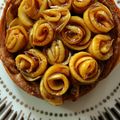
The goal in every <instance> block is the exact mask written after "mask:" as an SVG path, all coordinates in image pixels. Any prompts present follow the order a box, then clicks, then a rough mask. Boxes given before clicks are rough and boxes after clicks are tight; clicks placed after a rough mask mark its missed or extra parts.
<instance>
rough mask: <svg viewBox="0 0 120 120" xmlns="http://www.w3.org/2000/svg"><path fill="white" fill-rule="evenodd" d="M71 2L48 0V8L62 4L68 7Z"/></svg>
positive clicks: (66, 0) (70, 0)
mask: <svg viewBox="0 0 120 120" xmlns="http://www.w3.org/2000/svg"><path fill="white" fill-rule="evenodd" d="M71 3H72V0H48V5H49V7H50V8H53V7H57V6H59V7H61V6H62V7H66V8H68V9H70V8H71Z"/></svg>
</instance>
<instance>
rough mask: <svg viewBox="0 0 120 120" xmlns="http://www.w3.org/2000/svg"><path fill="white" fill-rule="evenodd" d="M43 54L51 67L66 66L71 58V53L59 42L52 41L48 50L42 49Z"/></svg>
mask: <svg viewBox="0 0 120 120" xmlns="http://www.w3.org/2000/svg"><path fill="white" fill-rule="evenodd" d="M44 53H45V55H46V56H47V59H48V62H49V63H50V64H51V65H53V64H55V63H62V64H64V65H66V64H68V63H69V60H70V57H71V52H70V51H69V50H68V49H67V48H66V47H65V46H64V45H63V43H62V41H61V40H57V41H53V43H52V45H51V47H50V48H46V49H44Z"/></svg>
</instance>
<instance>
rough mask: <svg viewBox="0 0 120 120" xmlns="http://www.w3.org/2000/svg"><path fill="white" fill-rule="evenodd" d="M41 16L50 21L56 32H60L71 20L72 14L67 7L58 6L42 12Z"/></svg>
mask: <svg viewBox="0 0 120 120" xmlns="http://www.w3.org/2000/svg"><path fill="white" fill-rule="evenodd" d="M41 17H43V18H44V19H45V20H46V21H48V22H49V23H50V24H51V25H52V26H53V28H54V30H55V31H56V32H60V31H62V30H63V28H64V27H65V26H66V24H67V23H68V21H69V20H70V17H71V14H70V11H69V10H68V9H67V8H64V7H56V8H53V9H47V10H44V11H43V12H42V13H41Z"/></svg>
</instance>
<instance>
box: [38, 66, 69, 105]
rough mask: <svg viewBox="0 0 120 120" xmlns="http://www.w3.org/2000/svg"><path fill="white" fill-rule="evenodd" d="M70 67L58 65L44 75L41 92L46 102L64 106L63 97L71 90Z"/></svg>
mask: <svg viewBox="0 0 120 120" xmlns="http://www.w3.org/2000/svg"><path fill="white" fill-rule="evenodd" d="M69 76H70V73H69V67H67V66H64V65H61V64H56V65H53V66H52V67H50V68H49V69H48V70H47V71H46V72H45V74H44V76H43V78H42V80H41V84H40V91H41V95H42V96H43V98H44V99H45V100H47V101H48V102H50V103H52V104H54V105H61V104H63V95H64V94H65V93H66V92H67V91H68V88H69Z"/></svg>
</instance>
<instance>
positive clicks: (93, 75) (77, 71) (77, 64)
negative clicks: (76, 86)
mask: <svg viewBox="0 0 120 120" xmlns="http://www.w3.org/2000/svg"><path fill="white" fill-rule="evenodd" d="M69 67H70V72H71V74H72V76H73V78H74V79H76V80H78V81H79V82H80V83H81V84H91V83H94V82H96V81H97V80H98V78H99V76H100V67H99V65H98V63H97V61H96V60H95V59H94V58H93V57H92V55H91V54H89V53H87V52H79V53H76V54H74V55H73V56H72V57H71V59H70V62H69Z"/></svg>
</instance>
